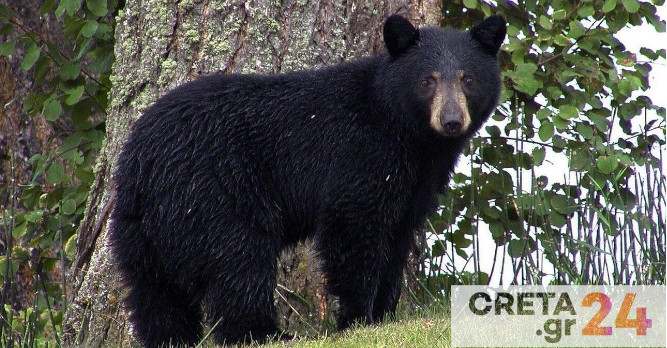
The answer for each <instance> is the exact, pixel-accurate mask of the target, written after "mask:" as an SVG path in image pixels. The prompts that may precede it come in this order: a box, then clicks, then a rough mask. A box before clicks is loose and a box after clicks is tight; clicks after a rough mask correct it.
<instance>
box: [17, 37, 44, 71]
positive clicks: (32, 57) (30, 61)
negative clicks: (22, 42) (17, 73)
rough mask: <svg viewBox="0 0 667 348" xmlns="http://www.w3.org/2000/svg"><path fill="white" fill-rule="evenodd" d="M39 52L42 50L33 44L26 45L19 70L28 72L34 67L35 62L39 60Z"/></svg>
mask: <svg viewBox="0 0 667 348" xmlns="http://www.w3.org/2000/svg"><path fill="white" fill-rule="evenodd" d="M41 52H42V48H41V47H37V45H36V44H35V43H34V42H31V43H30V44H28V45H27V46H26V48H25V57H23V61H22V62H21V68H22V69H23V70H25V71H27V70H30V68H32V66H33V65H35V62H37V59H39V54H40V53H41Z"/></svg>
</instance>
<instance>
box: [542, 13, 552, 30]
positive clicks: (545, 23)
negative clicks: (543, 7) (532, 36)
mask: <svg viewBox="0 0 667 348" xmlns="http://www.w3.org/2000/svg"><path fill="white" fill-rule="evenodd" d="M540 26H541V27H542V28H544V29H546V30H551V29H553V24H552V23H551V20H550V19H549V18H547V16H545V15H541V16H540Z"/></svg>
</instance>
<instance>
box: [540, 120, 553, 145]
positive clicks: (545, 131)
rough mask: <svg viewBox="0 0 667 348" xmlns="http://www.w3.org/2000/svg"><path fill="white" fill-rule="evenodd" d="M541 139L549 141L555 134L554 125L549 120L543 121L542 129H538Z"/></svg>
mask: <svg viewBox="0 0 667 348" xmlns="http://www.w3.org/2000/svg"><path fill="white" fill-rule="evenodd" d="M538 134H539V136H540V139H541V140H542V141H548V140H549V139H551V137H552V136H553V135H554V125H553V123H551V122H549V121H548V120H544V121H542V124H541V125H540V130H539V131H538Z"/></svg>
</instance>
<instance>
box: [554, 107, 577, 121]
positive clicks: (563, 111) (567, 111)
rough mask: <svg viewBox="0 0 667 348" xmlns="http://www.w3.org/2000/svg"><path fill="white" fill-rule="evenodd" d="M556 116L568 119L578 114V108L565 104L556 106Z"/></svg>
mask: <svg viewBox="0 0 667 348" xmlns="http://www.w3.org/2000/svg"><path fill="white" fill-rule="evenodd" d="M558 116H560V117H561V118H563V119H565V120H569V119H572V118H575V117H577V116H579V109H578V108H577V107H576V106H573V105H569V104H565V105H562V106H561V107H559V108H558Z"/></svg>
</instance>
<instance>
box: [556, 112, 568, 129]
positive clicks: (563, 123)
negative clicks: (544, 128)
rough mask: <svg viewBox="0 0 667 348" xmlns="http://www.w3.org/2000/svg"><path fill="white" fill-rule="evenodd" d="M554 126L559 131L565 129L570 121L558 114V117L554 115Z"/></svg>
mask: <svg viewBox="0 0 667 348" xmlns="http://www.w3.org/2000/svg"><path fill="white" fill-rule="evenodd" d="M552 121H553V124H554V127H556V129H558V130H559V131H562V130H565V129H566V128H567V126H568V125H569V124H570V121H568V120H566V119H564V118H562V117H561V116H560V115H558V117H554V118H553V119H552Z"/></svg>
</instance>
